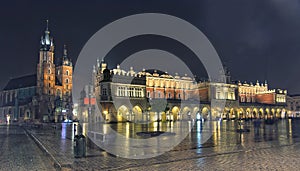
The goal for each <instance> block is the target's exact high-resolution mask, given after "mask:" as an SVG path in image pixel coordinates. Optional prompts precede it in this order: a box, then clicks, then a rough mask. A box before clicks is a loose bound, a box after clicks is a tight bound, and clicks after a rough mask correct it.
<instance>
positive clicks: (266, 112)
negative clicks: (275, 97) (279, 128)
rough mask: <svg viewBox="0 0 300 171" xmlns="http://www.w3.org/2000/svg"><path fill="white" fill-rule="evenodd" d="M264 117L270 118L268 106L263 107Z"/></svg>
mask: <svg viewBox="0 0 300 171" xmlns="http://www.w3.org/2000/svg"><path fill="white" fill-rule="evenodd" d="M264 118H265V119H266V118H270V109H269V108H266V109H265V116H264Z"/></svg>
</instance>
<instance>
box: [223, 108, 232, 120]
mask: <svg viewBox="0 0 300 171" xmlns="http://www.w3.org/2000/svg"><path fill="white" fill-rule="evenodd" d="M222 115H223V116H222V118H223V119H227V120H228V119H229V118H230V109H229V108H228V107H225V108H224V112H223V114H222Z"/></svg>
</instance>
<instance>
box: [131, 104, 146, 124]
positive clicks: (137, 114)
mask: <svg viewBox="0 0 300 171" xmlns="http://www.w3.org/2000/svg"><path fill="white" fill-rule="evenodd" d="M132 115H133V118H132V120H135V121H142V120H143V111H142V109H141V108H140V107H139V106H134V107H133V108H132Z"/></svg>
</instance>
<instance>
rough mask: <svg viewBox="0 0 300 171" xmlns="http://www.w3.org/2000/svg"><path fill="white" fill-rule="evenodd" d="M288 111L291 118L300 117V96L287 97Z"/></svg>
mask: <svg viewBox="0 0 300 171" xmlns="http://www.w3.org/2000/svg"><path fill="white" fill-rule="evenodd" d="M287 110H288V114H289V117H300V94H293V95H288V96H287Z"/></svg>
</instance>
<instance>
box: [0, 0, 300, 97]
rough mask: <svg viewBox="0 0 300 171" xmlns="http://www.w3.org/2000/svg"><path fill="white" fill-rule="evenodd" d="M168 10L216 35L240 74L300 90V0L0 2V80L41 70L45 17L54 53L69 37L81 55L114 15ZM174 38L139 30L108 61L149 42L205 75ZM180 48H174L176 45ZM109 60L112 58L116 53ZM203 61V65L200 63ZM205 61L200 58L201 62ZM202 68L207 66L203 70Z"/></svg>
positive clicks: (224, 57)
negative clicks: (173, 54)
mask: <svg viewBox="0 0 300 171" xmlns="http://www.w3.org/2000/svg"><path fill="white" fill-rule="evenodd" d="M149 12H150V13H165V14H170V15H174V16H177V17H179V18H182V19H184V20H187V21H188V22H190V23H192V24H193V25H195V26H196V27H198V28H199V29H200V30H201V31H202V32H203V33H204V34H205V35H206V36H207V37H208V39H209V40H210V41H211V43H212V44H213V46H214V47H215V49H216V50H217V52H218V54H219V56H220V57H221V59H222V61H223V63H224V64H225V65H226V66H227V67H228V68H229V70H230V71H231V74H232V77H233V79H234V80H241V81H245V80H247V81H252V82H256V80H260V81H264V80H268V83H269V85H270V88H283V89H288V92H289V93H290V94H295V93H300V79H299V76H298V72H299V71H298V70H299V67H298V66H299V65H300V58H299V54H300V1H298V0H265V1H263V0H247V1H246V0H244V1H241V0H193V1H186V0H181V1H179V0H149V1H148V0H135V1H130V0H119V1H117V0H109V1H108V0H106V1H104V0H103V1H102V0H91V1H88V3H87V2H85V1H81V2H79V1H60V0H51V1H14V0H10V1H7V2H1V5H0V22H1V25H0V52H1V53H0V54H1V73H0V78H1V80H0V87H1V88H3V87H4V86H5V84H6V83H7V81H8V80H9V78H13V77H17V76H23V75H28V74H33V73H35V70H36V64H37V61H38V51H39V41H40V37H41V35H42V34H43V32H44V30H45V27H46V22H45V20H46V19H48V20H49V29H50V31H51V35H52V36H53V37H54V44H55V46H56V47H55V48H56V56H55V57H56V58H59V57H61V55H62V50H63V49H62V47H63V44H66V45H67V47H68V52H69V56H70V57H71V59H72V61H73V63H75V62H76V58H77V57H78V55H79V53H80V51H81V49H82V48H83V46H84V45H85V43H86V42H87V41H88V40H89V38H90V37H91V36H92V35H93V34H94V33H95V32H96V31H98V30H99V29H100V28H102V27H103V26H105V25H106V24H109V23H110V22H112V21H114V20H116V19H119V18H122V17H125V16H128V15H132V14H138V13H149ZM179 46H180V45H178V44H176V42H172V40H168V39H166V38H160V37H157V36H152V37H149V36H140V37H136V38H132V39H130V40H127V41H124V42H122V43H121V44H119V45H118V46H117V47H116V48H114V49H113V50H112V51H111V53H109V55H111V56H117V57H115V58H113V59H112V58H108V61H107V62H108V63H109V67H115V66H116V64H118V63H120V62H121V60H122V59H124V58H126V56H129V55H130V54H132V53H134V52H138V51H140V50H143V49H149V48H160V49H165V50H170V51H172V49H173V50H174V49H177V52H174V53H175V54H176V55H177V56H180V57H181V58H182V59H183V60H184V61H185V62H186V63H187V64H188V65H189V64H190V65H192V66H191V67H193V68H194V70H196V71H195V72H196V73H197V75H198V77H205V73H203V68H202V67H199V68H200V69H199V68H197V67H195V66H193V65H196V64H194V63H193V62H191V61H190V60H189V56H191V55H192V54H191V53H190V52H189V51H188V50H186V49H184V48H182V50H178V48H174V47H179ZM175 51H176V50H175ZM110 59H111V60H110ZM197 65H198V64H197ZM200 65H201V63H200V64H199V66H200ZM201 68H202V69H201Z"/></svg>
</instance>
